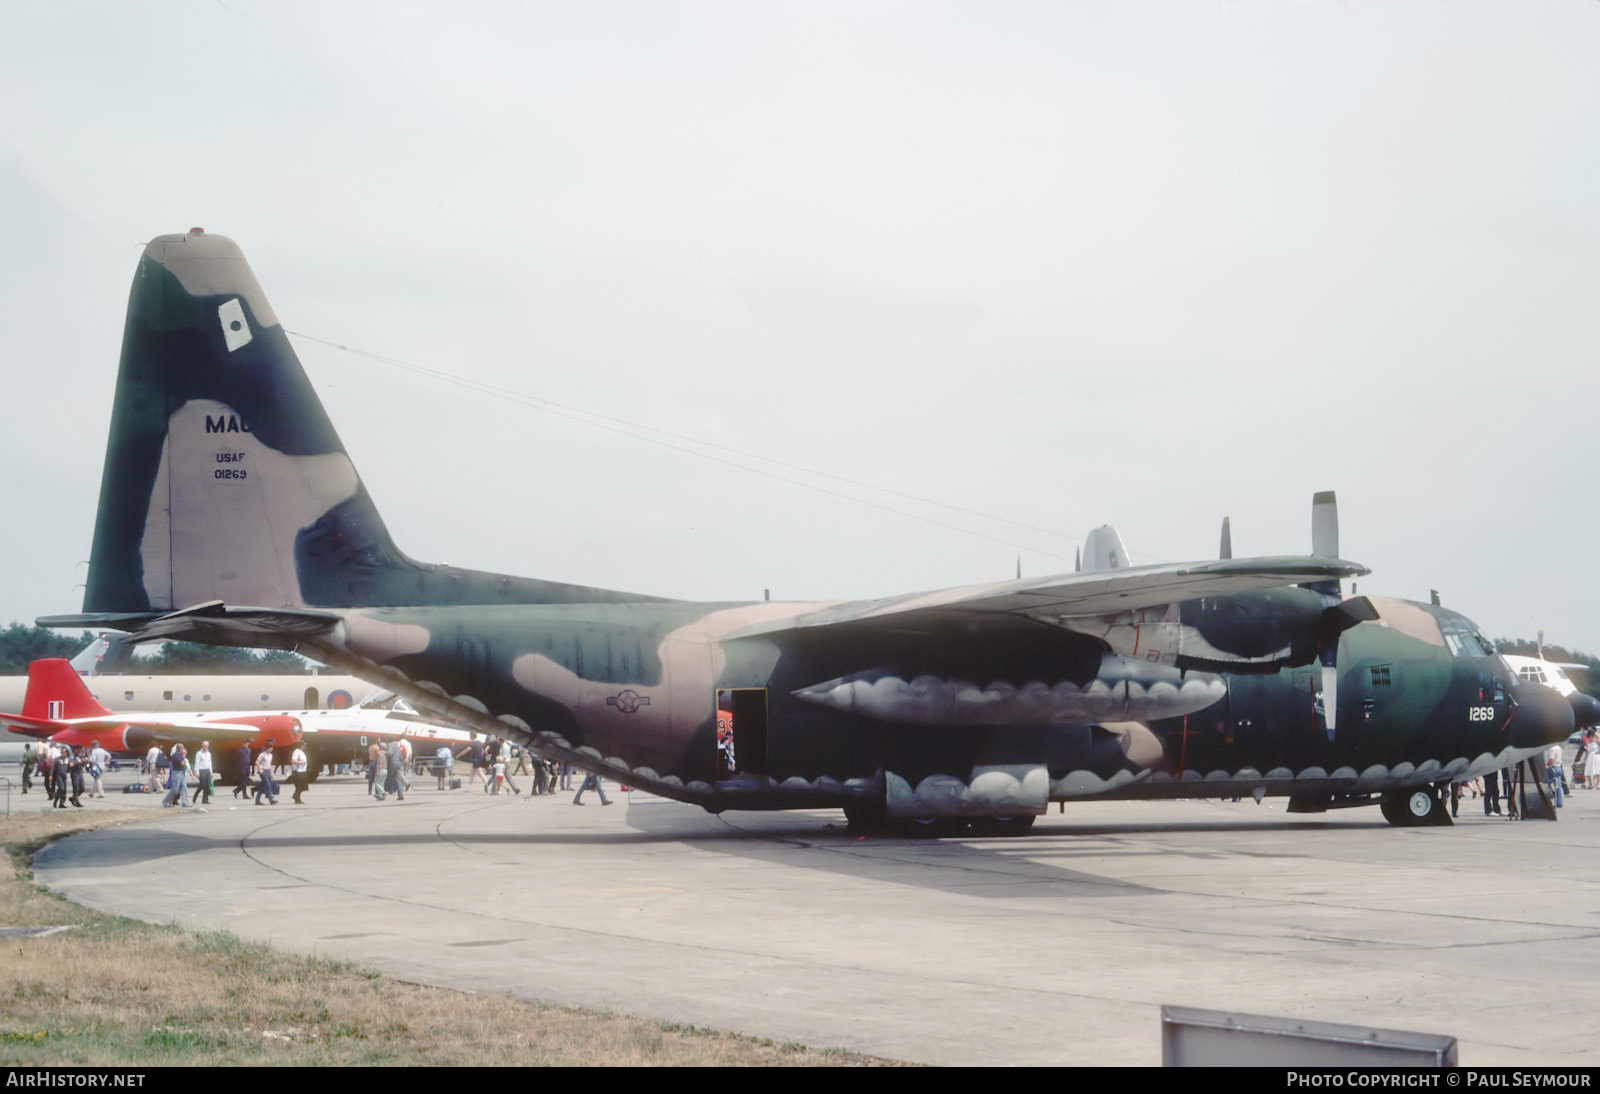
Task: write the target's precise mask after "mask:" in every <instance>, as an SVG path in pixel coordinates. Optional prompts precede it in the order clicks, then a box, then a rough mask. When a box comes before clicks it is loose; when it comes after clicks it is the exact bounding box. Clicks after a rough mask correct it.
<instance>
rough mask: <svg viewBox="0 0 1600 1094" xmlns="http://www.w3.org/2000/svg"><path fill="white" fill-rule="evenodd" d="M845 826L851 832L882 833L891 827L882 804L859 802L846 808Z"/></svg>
mask: <svg viewBox="0 0 1600 1094" xmlns="http://www.w3.org/2000/svg"><path fill="white" fill-rule="evenodd" d="M844 819H845V825H846V827H847V828H848V830H849V831H851V832H857V833H861V832H882V831H883V830H884V829H885V828H887V827H888V826H889V818H888V817H887V816H886V815H885V813H884V808H883V803H882V802H857V803H854V804H851V805H847V806H845V807H844Z"/></svg>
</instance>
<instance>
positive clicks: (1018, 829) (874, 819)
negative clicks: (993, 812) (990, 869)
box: [844, 803, 1037, 839]
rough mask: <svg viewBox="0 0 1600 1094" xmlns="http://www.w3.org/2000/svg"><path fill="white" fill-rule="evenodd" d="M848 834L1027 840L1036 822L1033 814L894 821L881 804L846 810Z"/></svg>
mask: <svg viewBox="0 0 1600 1094" xmlns="http://www.w3.org/2000/svg"><path fill="white" fill-rule="evenodd" d="M844 816H845V820H846V821H848V822H849V830H850V831H851V832H855V833H860V834H872V835H889V836H900V837H902V838H910V839H937V838H939V837H942V836H976V837H979V838H990V837H999V836H1025V835H1027V834H1028V832H1029V830H1031V829H1032V828H1033V822H1034V821H1035V820H1036V819H1037V818H1036V817H1034V816H1033V814H1031V813H1019V814H1017V815H1016V816H1009V817H972V818H970V819H969V818H964V817H895V818H890V817H889V816H888V815H887V813H886V812H885V810H884V808H883V806H882V805H881V804H878V803H874V804H870V805H869V804H866V803H862V804H859V805H856V804H852V805H847V806H845V807H844Z"/></svg>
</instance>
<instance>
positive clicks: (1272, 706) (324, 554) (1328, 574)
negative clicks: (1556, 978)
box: [41, 229, 1573, 834]
mask: <svg viewBox="0 0 1600 1094" xmlns="http://www.w3.org/2000/svg"><path fill="white" fill-rule="evenodd" d="M1317 502H1318V504H1316V505H1315V506H1314V516H1313V554H1312V555H1310V556H1286V557H1270V558H1229V557H1224V558H1220V559H1217V560H1213V561H1207V562H1197V563H1186V564H1169V565H1157V566H1127V565H1125V564H1124V559H1125V557H1126V555H1125V552H1121V551H1120V550H1119V545H1118V544H1117V543H1116V542H1115V540H1114V535H1111V534H1107V533H1101V534H1100V535H1098V536H1096V537H1094V538H1093V539H1092V541H1091V543H1090V544H1089V545H1088V546H1089V554H1088V558H1087V560H1086V564H1085V566H1084V568H1083V569H1082V570H1081V571H1080V572H1076V573H1071V574H1064V575H1058V576H1053V577H1044V578H1034V579H1027V580H1016V581H1004V582H998V583H994V584H987V585H975V586H967V587H963V588H954V589H944V590H940V591H937V592H928V593H920V594H916V595H910V596H898V597H890V598H887V599H882V600H870V601H830V602H823V603H767V602H761V603H709V604H704V603H685V602H681V601H672V600H665V599H661V598H657V597H649V596H638V595H635V594H632V593H624V592H617V591H613V590H610V589H598V588H586V587H580V586H574V585H565V584H558V583H555V582H550V581H540V580H535V579H529V578H519V577H509V576H502V575H499V574H490V573H480V572H475V571H470V570H461V569H457V568H454V567H450V566H436V565H429V564H426V563H420V562H416V561H413V560H412V559H410V558H408V557H406V556H405V555H404V554H402V553H401V552H400V551H399V550H398V549H397V548H396V547H395V545H394V542H393V541H392V540H391V539H390V537H389V533H388V531H387V530H386V529H385V527H384V524H383V521H382V520H381V519H380V518H379V516H378V513H377V510H376V509H375V507H374V505H373V502H372V500H371V498H370V497H369V496H368V495H367V491H366V489H365V488H364V487H363V486H362V483H361V480H360V478H359V477H358V476H357V475H356V471H355V468H354V467H353V466H352V464H351V462H350V459H349V457H348V456H347V455H346V454H345V450H344V446H343V445H342V444H341V443H340V441H339V438H338V436H337V435H336V434H335V432H334V429H333V426H332V425H331V423H330V422H329V420H328V417H327V414H326V412H325V411H324V409H323V407H322V405H321V403H320V402H319V401H318V399H317V397H316V394H315V393H314V391H313V388H312V385H311V383H310V381H309V380H308V379H307V376H306V374H305V372H304V370H303V369H302V368H301V366H300V362H299V360H298V359H297V358H296V356H295V353H294V350H293V349H292V348H291V347H290V344H289V341H288V339H287V338H286V337H285V334H284V330H283V327H282V326H281V325H280V324H279V322H278V318H277V316H276V315H274V314H273V311H272V308H271V306H270V305H269V304H268V303H267V298H266V296H265V295H263V293H262V291H261V288H260V286H259V285H258V284H257V282H256V279H255V276H254V274H253V273H252V272H251V270H250V267H249V266H248V265H247V264H246V262H245V260H244V257H243V255H242V253H241V252H240V250H239V248H238V247H237V246H235V245H234V243H233V242H232V241H230V240H228V239H225V238H222V237H220V236H215V235H207V234H204V233H203V232H201V231H200V230H199V229H195V230H192V231H190V232H188V233H186V234H182V235H165V236H159V237H157V238H156V239H154V240H152V241H151V243H150V244H149V246H148V247H147V248H146V249H145V252H144V255H143V257H142V258H141V260H140V262H139V268H138V271H137V273H136V274H135V277H134V282H133V289H132V293H131V295H130V299H129V304H128V319H127V328H126V333H125V335H124V339H123V348H122V363H121V372H120V374H119V376H118V383H117V393H116V402H115V407H114V410H113V414H112V423H111V438H110V443H109V446H108V448H107V452H106V463H105V473H104V479H103V481H102V483H101V493H100V509H99V516H98V521H97V525H96V528H95V537H94V548H93V557H92V560H91V568H90V572H89V578H88V586H87V592H86V593H85V596H84V612H83V614H81V615H73V616H64V617H56V618H51V619H45V620H41V623H44V624H45V625H48V626H73V627H77V626H91V627H112V628H116V629H120V630H124V631H128V632H130V633H132V634H133V636H134V637H135V638H137V639H146V640H148V639H157V638H183V639H188V640H192V641H200V642H209V643H215V644H221V645H243V646H257V647H279V648H285V649H294V650H298V651H300V652H302V653H304V654H306V655H308V656H310V657H313V658H315V659H316V660H318V661H321V662H323V663H324V664H327V665H330V666H333V667H335V668H337V669H339V670H342V671H348V672H352V673H356V674H358V675H361V676H363V677H364V678H366V679H369V680H371V681H373V682H374V683H379V684H382V685H383V686H385V687H387V688H390V689H392V690H394V691H395V692H397V693H399V694H401V695H403V696H405V697H406V698H407V699H409V700H411V701H412V702H413V703H415V704H417V705H418V706H420V707H422V708H423V709H432V710H435V711H437V712H439V713H443V714H447V715H450V716H452V717H454V718H457V719H459V720H461V721H462V722H464V723H466V724H469V725H472V726H475V727H477V728H479V729H482V730H483V731H485V732H498V733H509V734H510V735H511V736H513V737H519V738H522V739H525V740H528V741H530V742H531V743H532V744H533V746H534V748H535V750H536V751H539V752H542V753H543V754H545V755H546V756H549V757H552V758H557V759H563V760H566V761H569V762H572V763H574V764H576V765H578V766H579V767H582V768H587V769H589V770H593V771H597V772H600V773H602V774H605V775H608V776H610V777H614V778H617V779H620V780H623V781H625V782H627V783H628V784H630V785H632V786H636V787H642V788H645V789H648V790H651V791H654V792H655V793H657V794H661V795H665V796H667V797H670V798H676V799H679V800H682V801H687V802H693V803H697V804H699V805H702V806H704V807H705V808H706V809H708V810H711V811H714V812H715V811H721V810H725V809H783V808H816V807H827V806H836V807H843V808H844V810H845V812H846V814H847V815H848V816H849V817H850V818H851V820H852V822H856V823H861V824H872V823H879V822H883V821H890V822H897V823H902V824H906V825H922V826H924V827H925V828H926V829H928V830H940V829H941V826H943V825H950V824H954V823H958V822H959V823H960V824H963V825H970V827H971V829H972V830H974V831H977V832H980V833H991V834H998V833H1008V832H1021V831H1025V830H1026V829H1027V827H1028V826H1029V825H1030V824H1031V823H1032V822H1033V819H1034V818H1035V817H1036V816H1038V815H1039V814H1041V813H1043V812H1044V811H1045V809H1046V808H1047V806H1048V804H1049V803H1050V802H1052V801H1070V800H1077V799H1082V798H1094V797H1101V798H1173V797H1216V796H1223V795H1227V796H1233V795H1247V794H1271V795H1289V796H1291V799H1292V801H1291V808H1298V809H1312V810H1314V809H1319V808H1325V807H1328V806H1330V805H1342V804H1348V803H1352V802H1365V801H1373V802H1381V803H1382V804H1383V806H1384V813H1385V815H1386V816H1387V817H1388V818H1389V819H1390V820H1391V821H1393V822H1394V823H1397V824H1421V823H1429V822H1441V823H1447V822H1448V817H1447V815H1446V813H1445V810H1444V809H1442V808H1441V807H1440V805H1439V796H1438V794H1437V793H1436V791H1435V790H1434V789H1433V788H1432V787H1433V785H1434V784H1437V783H1440V782H1441V781H1443V780H1448V779H1451V778H1463V777H1467V776H1470V775H1473V774H1476V773H1478V772H1482V771H1488V770H1492V769H1495V768H1499V767H1504V766H1506V765H1508V764H1510V763H1513V762H1515V761H1517V760H1518V759H1520V758H1523V757H1527V756H1531V755H1534V754H1536V752H1537V751H1538V750H1539V749H1540V748H1542V747H1543V746H1546V745H1548V744H1549V743H1551V742H1553V741H1559V740H1563V739H1565V738H1566V736H1567V734H1568V733H1569V732H1571V729H1572V725H1573V716H1572V711H1571V709H1570V708H1569V707H1568V705H1567V703H1566V702H1565V701H1564V700H1563V699H1562V698H1561V697H1560V696H1559V695H1557V694H1556V693H1555V692H1553V691H1550V690H1549V689H1547V688H1542V687H1536V686H1530V685H1528V684H1525V683H1524V682H1523V681H1521V680H1519V679H1518V678H1517V675H1516V674H1515V673H1514V672H1512V671H1511V670H1510V669H1509V667H1508V666H1507V665H1506V663H1505V661H1504V660H1502V659H1501V658H1500V657H1498V656H1497V655H1495V653H1494V651H1493V649H1492V648H1491V647H1490V645H1489V643H1488V642H1486V641H1484V640H1483V639H1482V638H1481V637H1479V636H1478V634H1477V629H1476V628H1475V627H1474V626H1473V624H1472V623H1471V622H1469V621H1468V620H1467V619H1465V618H1463V617H1462V616H1460V615H1458V614H1456V613H1455V612H1452V611H1447V610H1444V609H1442V608H1439V607H1435V606H1430V605H1425V604H1413V603H1410V602H1406V601H1401V600H1389V599H1383V598H1380V597H1366V596H1362V597H1346V596H1342V595H1341V593H1340V587H1339V581H1340V579H1341V578H1346V577H1353V576H1359V575H1361V574H1363V573H1365V572H1366V571H1365V570H1364V569H1363V568H1362V567H1360V566H1357V565H1356V564H1354V563H1351V562H1345V561H1342V560H1340V559H1339V558H1337V557H1336V556H1337V529H1336V517H1335V514H1334V512H1333V506H1332V496H1331V495H1319V496H1318V499H1317ZM1224 553H1225V554H1226V553H1229V552H1224ZM719 709H721V710H723V711H724V712H725V717H724V718H723V721H724V724H725V726H727V725H728V723H729V722H730V721H731V738H732V740H731V741H725V742H724V747H721V748H719V746H718V739H717V723H718V717H717V714H718V710H719ZM729 716H731V717H729Z"/></svg>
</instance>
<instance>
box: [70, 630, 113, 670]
mask: <svg viewBox="0 0 1600 1094" xmlns="http://www.w3.org/2000/svg"><path fill="white" fill-rule="evenodd" d="M110 648H111V639H109V638H107V637H106V636H105V635H103V634H97V635H95V636H94V641H93V642H90V643H89V644H88V645H87V646H85V647H83V649H81V650H79V651H78V652H77V654H76V655H75V656H74V657H73V658H72V660H71V662H70V664H71V665H72V671H73V672H75V673H77V674H78V675H79V676H93V675H94V674H95V673H96V672H97V671H99V668H100V659H101V658H102V657H104V656H105V655H106V651H107V650H109V649H110Z"/></svg>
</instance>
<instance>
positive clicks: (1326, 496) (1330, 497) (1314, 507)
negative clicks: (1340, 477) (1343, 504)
mask: <svg viewBox="0 0 1600 1094" xmlns="http://www.w3.org/2000/svg"><path fill="white" fill-rule="evenodd" d="M1311 553H1312V554H1314V555H1316V556H1317V557H1318V558H1338V557H1339V501H1338V499H1337V498H1336V497H1334V493H1333V491H1332V490H1320V491H1318V492H1317V493H1315V494H1313V495H1311Z"/></svg>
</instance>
